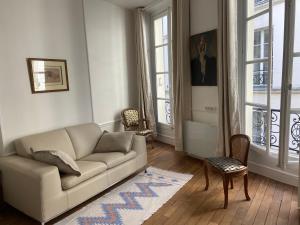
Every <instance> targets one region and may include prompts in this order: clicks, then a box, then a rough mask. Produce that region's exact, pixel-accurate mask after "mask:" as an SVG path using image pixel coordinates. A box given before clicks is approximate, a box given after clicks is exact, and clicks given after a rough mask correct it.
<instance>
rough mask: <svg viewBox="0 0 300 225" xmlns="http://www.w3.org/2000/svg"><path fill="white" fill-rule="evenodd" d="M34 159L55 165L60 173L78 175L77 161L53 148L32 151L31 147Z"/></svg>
mask: <svg viewBox="0 0 300 225" xmlns="http://www.w3.org/2000/svg"><path fill="white" fill-rule="evenodd" d="M31 152H32V156H33V158H34V159H35V160H37V161H40V162H44V163H47V164H50V165H53V166H56V167H57V168H58V170H59V172H61V173H65V174H72V175H76V176H80V175H81V173H80V170H79V167H78V165H77V163H76V162H75V161H74V160H73V159H72V158H71V157H70V156H69V155H68V154H66V153H64V152H62V151H55V150H41V151H34V150H33V149H32V148H31Z"/></svg>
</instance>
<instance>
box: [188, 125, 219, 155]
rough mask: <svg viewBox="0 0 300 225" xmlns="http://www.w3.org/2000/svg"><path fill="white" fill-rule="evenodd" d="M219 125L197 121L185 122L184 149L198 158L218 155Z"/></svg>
mask: <svg viewBox="0 0 300 225" xmlns="http://www.w3.org/2000/svg"><path fill="white" fill-rule="evenodd" d="M217 144H218V129H217V126H215V125H211V124H206V123H202V122H196V121H185V123H184V149H185V151H187V153H188V154H189V155H190V156H194V157H197V158H205V157H213V156H216V150H217Z"/></svg>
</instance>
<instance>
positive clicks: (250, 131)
mask: <svg viewBox="0 0 300 225" xmlns="http://www.w3.org/2000/svg"><path fill="white" fill-rule="evenodd" d="M245 125H246V133H247V135H249V136H250V137H251V140H252V143H254V144H256V145H259V146H263V147H265V146H266V134H267V111H266V110H265V109H262V108H259V107H253V106H246V120H245Z"/></svg>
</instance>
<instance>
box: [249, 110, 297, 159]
mask: <svg viewBox="0 0 300 225" xmlns="http://www.w3.org/2000/svg"><path fill="white" fill-rule="evenodd" d="M252 132H253V133H252V141H253V142H254V143H255V144H257V145H261V146H266V135H267V111H266V110H265V109H261V108H255V109H253V126H252ZM279 134H280V110H278V109H272V110H271V131H270V145H271V147H273V148H274V149H278V148H279ZM289 150H290V151H292V152H296V153H297V154H299V151H300V110H293V111H291V114H290V131H289Z"/></svg>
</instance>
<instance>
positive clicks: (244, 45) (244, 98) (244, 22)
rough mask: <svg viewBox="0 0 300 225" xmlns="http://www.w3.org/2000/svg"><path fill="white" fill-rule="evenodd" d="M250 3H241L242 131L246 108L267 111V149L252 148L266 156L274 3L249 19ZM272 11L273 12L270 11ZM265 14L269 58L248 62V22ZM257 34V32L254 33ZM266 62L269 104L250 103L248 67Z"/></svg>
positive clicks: (244, 125) (267, 141)
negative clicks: (248, 96) (248, 6)
mask: <svg viewBox="0 0 300 225" xmlns="http://www.w3.org/2000/svg"><path fill="white" fill-rule="evenodd" d="M248 1H249V0H246V1H240V4H241V9H242V11H241V15H240V16H242V19H241V20H240V26H239V27H240V34H239V35H240V36H241V37H242V40H243V41H242V48H241V53H240V54H242V57H241V58H242V62H241V74H242V76H240V79H241V81H240V82H239V83H240V84H241V89H240V91H241V92H242V93H241V94H242V95H241V96H242V99H241V106H242V129H243V131H244V133H246V108H247V106H249V107H253V108H255V107H257V108H260V109H262V110H267V118H266V122H267V124H268V126H267V134H266V146H265V147H262V146H259V145H257V144H255V143H253V142H252V141H251V147H252V148H253V149H256V150H259V151H263V152H265V153H266V154H269V153H270V147H271V146H270V135H269V134H270V130H271V125H270V122H271V104H270V103H271V99H270V93H271V88H272V84H271V80H272V79H270V78H271V77H272V70H270V68H272V57H270V56H272V54H273V53H272V46H273V32H272V24H273V15H272V6H273V1H272V0H270V1H269V3H268V8H267V9H264V10H263V11H260V12H258V13H256V14H254V15H251V16H249V17H248V15H247V13H248V8H247V5H248ZM270 9H271V10H270ZM265 14H269V18H268V19H269V20H268V23H269V24H268V26H266V27H267V28H268V30H269V48H268V50H269V53H268V56H269V57H268V58H261V59H255V58H254V56H253V59H252V60H248V58H247V34H248V22H249V21H253V20H254V19H256V18H258V17H260V16H262V15H265ZM266 27H263V28H266ZM254 32H255V31H254ZM264 62H267V63H268V68H269V71H268V77H269V79H268V82H267V85H266V89H267V104H266V105H265V104H259V103H254V102H248V101H247V96H246V92H247V84H246V82H247V74H246V67H247V65H251V64H252V65H254V64H255V63H264Z"/></svg>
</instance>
